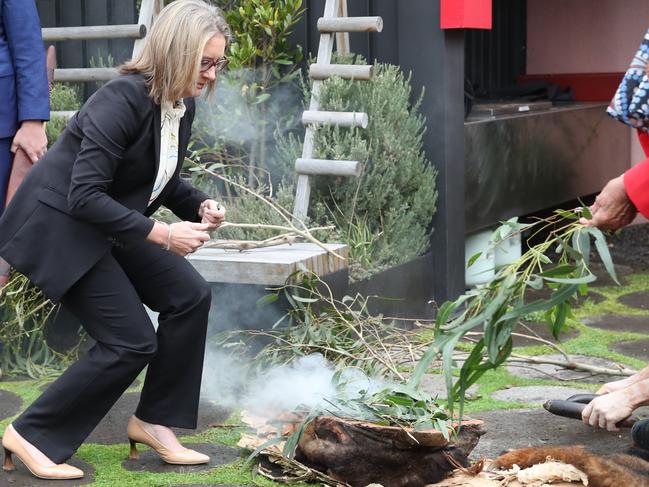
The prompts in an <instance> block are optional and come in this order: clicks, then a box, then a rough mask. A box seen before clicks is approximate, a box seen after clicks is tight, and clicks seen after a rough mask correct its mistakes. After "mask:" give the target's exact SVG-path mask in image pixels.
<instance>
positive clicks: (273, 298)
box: [255, 293, 279, 308]
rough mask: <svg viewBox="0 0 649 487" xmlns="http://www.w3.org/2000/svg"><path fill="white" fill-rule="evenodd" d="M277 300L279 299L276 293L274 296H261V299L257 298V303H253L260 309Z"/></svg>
mask: <svg viewBox="0 0 649 487" xmlns="http://www.w3.org/2000/svg"><path fill="white" fill-rule="evenodd" d="M278 299H279V295H278V294H276V293H275V294H266V295H265V296H262V297H261V298H259V299H258V300H257V302H256V303H255V305H256V306H257V308H261V307H263V306H267V305H269V304H271V303H275V302H276V301H277V300H278Z"/></svg>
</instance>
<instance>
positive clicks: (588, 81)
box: [518, 73, 624, 101]
mask: <svg viewBox="0 0 649 487" xmlns="http://www.w3.org/2000/svg"><path fill="white" fill-rule="evenodd" d="M623 76H624V73H576V74H572V73H571V74H526V75H522V76H519V77H518V82H519V83H521V82H524V81H530V80H538V79H541V80H543V81H546V82H547V83H553V84H557V85H559V86H561V88H564V89H565V88H567V87H571V88H572V91H573V92H574V94H575V100H577V101H610V100H611V98H613V95H615V91H616V90H617V87H618V86H619V84H620V81H622V77H623Z"/></svg>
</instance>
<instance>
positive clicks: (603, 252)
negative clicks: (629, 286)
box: [586, 227, 620, 286]
mask: <svg viewBox="0 0 649 487" xmlns="http://www.w3.org/2000/svg"><path fill="white" fill-rule="evenodd" d="M586 230H587V231H588V232H589V233H590V234H591V235H593V237H595V248H596V249H597V253H598V254H599V258H600V259H601V260H602V263H603V264H604V268H605V269H606V272H608V274H609V275H610V276H611V279H613V280H614V281H615V283H616V284H617V285H618V286H619V285H620V281H618V279H617V274H616V273H615V266H614V265H613V259H611V253H610V252H609V250H608V245H607V244H606V239H605V238H604V234H603V233H602V232H601V231H600V230H599V229H597V228H594V227H586Z"/></svg>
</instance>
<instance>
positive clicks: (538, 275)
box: [410, 208, 617, 416]
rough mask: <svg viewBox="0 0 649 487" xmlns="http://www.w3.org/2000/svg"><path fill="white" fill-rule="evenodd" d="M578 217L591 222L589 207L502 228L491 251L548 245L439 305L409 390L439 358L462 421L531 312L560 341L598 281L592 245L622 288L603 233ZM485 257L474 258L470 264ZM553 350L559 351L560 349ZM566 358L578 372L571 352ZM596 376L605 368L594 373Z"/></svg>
mask: <svg viewBox="0 0 649 487" xmlns="http://www.w3.org/2000/svg"><path fill="white" fill-rule="evenodd" d="M581 214H585V215H586V216H587V217H588V216H589V212H588V209H587V208H581V209H578V210H575V211H565V210H557V211H556V212H555V214H554V215H552V216H550V217H548V218H545V219H537V220H536V221H534V222H533V223H530V224H525V225H524V224H520V223H518V222H517V221H516V220H515V219H512V220H509V221H507V222H504V223H503V225H502V226H501V227H499V228H498V229H496V230H495V231H494V233H493V235H492V241H493V242H494V246H495V245H498V244H499V243H501V242H503V241H504V240H506V239H507V238H509V237H510V236H511V235H512V234H516V233H519V234H520V233H521V232H523V231H529V232H531V233H532V234H533V235H536V236H543V235H547V236H546V237H545V240H543V241H542V242H541V243H539V244H536V245H534V246H532V247H530V248H529V249H528V250H527V251H526V252H525V253H524V254H523V255H521V257H520V258H519V259H518V260H517V261H516V262H513V263H512V264H510V265H508V266H506V267H504V268H503V269H500V270H499V271H498V272H497V273H496V274H495V276H494V278H493V279H492V280H491V281H489V282H488V283H486V284H484V285H483V286H482V287H480V288H477V289H473V290H471V291H469V292H467V293H465V294H464V295H462V296H460V297H459V298H458V299H456V300H455V301H452V302H451V301H448V302H446V303H444V304H442V305H441V306H440V308H439V310H438V313H437V319H436V324H435V340H434V342H433V343H432V344H431V345H430V346H429V347H428V349H427V350H426V351H425V353H424V354H423V356H422V359H421V360H420V361H419V363H418V364H417V366H416V368H415V371H414V373H413V374H412V376H411V379H410V385H411V386H413V387H417V386H418V384H419V381H420V380H421V378H422V376H423V374H424V373H425V371H426V369H427V368H428V366H429V364H430V363H431V361H432V360H434V359H436V358H437V357H438V356H439V355H440V354H441V356H442V364H443V368H444V374H445V379H446V385H447V389H448V398H449V409H451V411H452V410H453V406H454V402H455V401H459V403H460V416H462V412H463V407H464V398H465V394H466V391H467V389H468V388H469V387H470V386H471V385H472V384H474V383H475V382H477V381H478V379H479V378H480V377H481V376H482V375H483V374H484V373H485V372H486V371H488V370H491V369H495V368H497V367H500V366H501V365H502V364H503V363H504V362H505V361H506V360H507V359H508V357H510V355H511V353H512V348H513V342H512V337H513V336H514V335H513V331H514V328H516V327H517V326H521V321H522V319H524V317H525V316H528V315H530V314H534V313H537V314H542V316H543V318H544V320H545V321H546V322H547V323H548V326H549V327H550V329H551V331H552V334H553V336H554V337H555V338H557V337H558V336H559V333H560V331H561V329H562V328H563V327H564V325H565V323H566V319H567V318H568V317H569V316H571V306H572V300H573V298H574V297H575V296H576V295H577V294H578V293H582V294H583V293H584V292H585V289H586V286H587V284H588V283H590V282H592V281H594V280H595V279H596V276H595V275H594V274H593V273H592V272H591V271H590V270H589V269H588V264H589V259H590V250H591V243H594V246H595V248H596V250H597V252H598V253H599V256H600V259H601V260H602V263H603V264H604V267H605V269H606V271H607V272H608V273H609V274H610V275H611V277H612V278H613V280H614V281H615V282H617V276H616V274H615V268H614V266H613V262H612V260H611V256H610V253H609V250H608V246H607V244H606V240H605V238H604V235H603V234H602V232H601V231H599V230H598V229H596V228H593V227H588V226H584V225H581V224H580V223H579V217H580V216H581ZM479 257H480V254H477V255H475V256H473V257H472V258H471V259H470V260H469V263H468V265H469V266H471V265H472V264H473V263H474V262H475V260H477V259H478V258H479ZM543 288H545V289H547V290H549V291H550V293H551V294H550V297H549V298H548V299H538V300H536V301H532V302H527V301H526V299H525V296H526V292H527V291H528V290H530V289H532V290H541V289H543ZM475 328H481V329H482V330H484V332H483V333H484V334H483V335H482V337H481V338H480V339H479V340H478V341H477V343H475V345H474V346H473V348H472V350H471V351H470V352H469V354H468V355H467V357H466V360H465V361H464V363H463V364H462V366H461V368H460V370H459V376H457V377H456V376H455V375H454V362H453V356H454V350H455V348H456V346H457V344H458V342H459V341H460V339H462V338H463V337H465V336H466V335H467V334H468V333H469V332H471V331H472V330H473V329H475ZM555 349H556V347H555ZM562 355H563V356H564V357H565V358H566V361H564V362H561V364H568V366H569V367H574V366H575V364H574V363H573V362H571V361H570V359H569V358H568V357H567V355H566V354H563V353H562ZM590 370H591V371H594V370H598V371H599V372H603V370H602V368H594V369H593V368H592V367H591V368H590Z"/></svg>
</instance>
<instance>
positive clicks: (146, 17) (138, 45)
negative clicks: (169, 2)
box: [133, 0, 160, 57]
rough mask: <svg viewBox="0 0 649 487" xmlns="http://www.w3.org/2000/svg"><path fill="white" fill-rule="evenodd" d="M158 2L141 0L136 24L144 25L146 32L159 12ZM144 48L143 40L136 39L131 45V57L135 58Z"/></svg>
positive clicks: (155, 0)
mask: <svg viewBox="0 0 649 487" xmlns="http://www.w3.org/2000/svg"><path fill="white" fill-rule="evenodd" d="M159 9H160V2H158V1H157V0H142V3H141V5H140V15H139V16H138V21H137V23H138V24H140V25H145V26H146V28H147V31H148V30H149V29H150V28H151V24H152V23H153V17H154V15H155V14H157V13H158V12H159V11H160V10H159ZM143 47H144V40H143V39H137V40H136V41H135V43H134V44H133V57H135V56H137V55H138V54H139V53H140V51H141V50H142V48H143Z"/></svg>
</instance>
